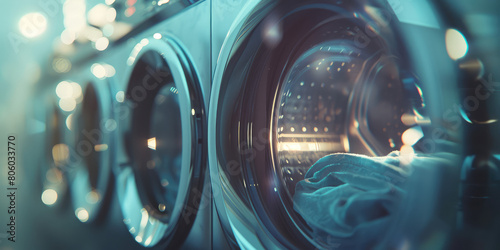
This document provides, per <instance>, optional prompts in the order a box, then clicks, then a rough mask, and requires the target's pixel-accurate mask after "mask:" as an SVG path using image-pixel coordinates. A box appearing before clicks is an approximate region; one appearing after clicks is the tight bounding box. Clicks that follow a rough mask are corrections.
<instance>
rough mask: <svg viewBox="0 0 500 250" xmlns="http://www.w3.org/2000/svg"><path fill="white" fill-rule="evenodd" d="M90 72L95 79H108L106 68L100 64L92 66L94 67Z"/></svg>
mask: <svg viewBox="0 0 500 250" xmlns="http://www.w3.org/2000/svg"><path fill="white" fill-rule="evenodd" d="M90 71H91V72H92V74H94V76H95V77H97V78H99V79H103V78H104V77H106V68H104V66H103V65H101V64H99V63H94V64H92V66H91V67H90Z"/></svg>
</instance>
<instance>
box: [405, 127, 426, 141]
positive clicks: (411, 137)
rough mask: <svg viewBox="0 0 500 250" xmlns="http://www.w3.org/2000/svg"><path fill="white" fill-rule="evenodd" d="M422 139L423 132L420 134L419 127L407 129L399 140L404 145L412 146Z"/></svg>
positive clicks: (420, 129)
mask: <svg viewBox="0 0 500 250" xmlns="http://www.w3.org/2000/svg"><path fill="white" fill-rule="evenodd" d="M422 137H424V132H422V128H421V127H420V126H416V127H413V128H409V129H407V130H406V131H405V132H404V133H403V135H402V136H401V140H402V141H403V143H404V144H405V145H409V146H413V145H415V143H417V142H418V141H419V140H420V139H421V138H422Z"/></svg>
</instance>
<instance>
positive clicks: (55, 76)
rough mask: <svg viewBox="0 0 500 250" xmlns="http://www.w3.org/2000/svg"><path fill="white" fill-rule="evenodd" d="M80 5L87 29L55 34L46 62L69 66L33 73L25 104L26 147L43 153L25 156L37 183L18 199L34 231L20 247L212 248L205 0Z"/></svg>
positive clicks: (208, 71)
mask: <svg viewBox="0 0 500 250" xmlns="http://www.w3.org/2000/svg"><path fill="white" fill-rule="evenodd" d="M76 2H78V4H82V3H83V2H84V1H73V2H72V3H76ZM103 2H104V1H103ZM85 4H86V7H87V10H88V13H87V12H86V16H87V17H88V22H89V23H88V26H89V27H87V29H88V30H90V31H91V32H90V33H88V34H87V33H81V34H79V38H78V39H75V40H73V41H70V42H68V41H66V40H64V41H65V42H67V43H69V45H68V46H69V47H70V49H68V46H66V47H65V46H61V47H64V48H66V49H67V50H64V49H62V50H58V51H57V52H55V53H54V55H53V57H52V58H51V60H54V61H55V59H57V58H66V62H67V61H70V68H71V69H70V70H69V69H67V70H65V72H64V73H61V72H53V71H50V72H49V73H48V74H47V75H45V76H44V77H43V80H42V82H41V83H40V84H39V88H40V89H41V90H40V91H44V93H45V94H44V95H43V96H42V95H40V96H39V97H37V99H36V100H37V101H34V102H33V112H32V113H31V114H32V118H34V120H38V121H41V122H42V123H44V126H42V127H44V128H46V129H40V131H38V132H37V135H38V137H40V139H39V140H38V139H37V140H36V142H37V144H36V145H40V147H44V148H45V147H46V148H48V149H47V150H48V151H49V150H51V151H50V152H49V153H47V154H45V152H43V153H44V155H43V156H42V157H41V158H37V159H33V163H37V162H39V163H40V164H42V165H43V166H42V167H43V168H42V167H40V172H42V171H43V173H41V174H40V175H39V176H42V177H40V178H38V179H41V180H43V181H44V182H42V183H41V186H42V188H41V189H42V190H41V192H40V194H37V195H35V196H34V198H32V199H30V200H33V201H35V204H36V205H37V206H33V209H36V210H38V211H40V213H41V214H42V215H43V216H36V215H34V214H33V215H30V216H29V218H31V219H30V221H31V222H36V223H34V224H35V225H37V226H35V227H32V228H31V229H30V235H32V234H33V235H34V233H33V232H35V231H40V232H41V233H40V234H39V236H37V237H35V238H34V240H33V241H32V242H23V243H21V244H22V246H26V247H31V248H32V247H34V246H35V245H36V246H37V248H42V249H54V248H77V249H78V248H79V249H96V248H106V249H108V248H120V249H145V248H151V249H165V248H183V249H192V248H210V247H212V244H213V240H212V225H211V221H212V206H213V203H212V198H211V191H212V190H211V186H210V185H209V184H210V179H209V175H208V168H207V147H206V146H207V143H206V141H207V139H206V112H207V111H206V107H207V105H208V93H209V92H210V83H211V81H210V74H211V73H210V51H211V50H210V14H211V13H210V1H187V0H186V1H185V0H171V1H139V2H138V1H119V0H117V1H106V2H105V3H95V2H92V1H85ZM68 5H69V4H68ZM78 6H81V5H78ZM61 7H62V6H61ZM73 7H74V6H73ZM65 8H66V7H65ZM67 9H70V10H72V11H75V9H71V8H70V7H67ZM102 10H105V11H104V12H103V11H102ZM67 12H68V13H69V12H70V11H69V10H68V11H67ZM96 13H97V14H96ZM99 15H104V16H99ZM110 15H111V16H112V17H113V18H111V19H112V20H111V19H110V18H109V16H110ZM95 20H98V21H95ZM99 20H105V21H103V22H104V23H102V24H101V23H99ZM106 20H107V21H106ZM94 21H95V22H94ZM87 36H88V37H87ZM96 36H97V37H96ZM99 36H102V37H99ZM61 37H64V36H63V35H62V36H61ZM87 38H88V39H93V40H89V41H87V40H85V39H87ZM99 38H102V39H101V42H98V41H97V40H98V39H99ZM61 39H62V38H61ZM58 41H59V40H58ZM102 41H105V42H102ZM108 42H109V44H108ZM68 58H69V59H68ZM54 65H56V64H55V63H54ZM56 66H57V65H56ZM56 66H54V69H56V68H57V67H56ZM66 66H67V63H66ZM68 70H69V72H66V71H68ZM39 93H40V92H39ZM47 100H50V102H49V101H47ZM61 100H64V101H61ZM40 104H44V106H42V105H40ZM49 104H53V106H54V108H53V109H49V108H45V106H48V105H49ZM42 111H43V112H42ZM49 112H50V113H49ZM48 132H50V133H48ZM44 133H46V134H47V138H45V136H44ZM31 138H34V137H31ZM33 142H35V141H33ZM26 148H27V147H26ZM35 151H36V150H34V149H27V150H25V152H26V154H27V155H29V154H30V152H35ZM36 152H37V153H38V151H36ZM77 159H79V161H78V160H77ZM63 160H64V161H63ZM54 170H57V172H56V173H54V174H52V175H49V174H47V173H45V172H51V171H52V172H54ZM63 170H64V171H63ZM66 170H67V171H66ZM40 182H41V181H39V182H37V183H40ZM53 182H54V183H55V184H57V186H56V185H55V184H54V183H53ZM49 184H50V185H49ZM47 190H48V191H47ZM44 191H45V193H44ZM63 191H64V192H63ZM63 194H65V195H63ZM27 199H28V198H27ZM59 203H62V204H61V208H60V209H59V205H58V204H59ZM38 205H40V206H38ZM26 220H28V219H26ZM51 221H53V223H51ZM82 222H83V223H82ZM21 225H25V224H24V221H23V222H21ZM25 228H26V227H25ZM63 233H64V235H66V236H65V237H64V238H63V239H57V238H58V235H61V234H63Z"/></svg>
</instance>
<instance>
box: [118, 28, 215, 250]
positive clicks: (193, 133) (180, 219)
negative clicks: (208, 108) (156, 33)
mask: <svg viewBox="0 0 500 250" xmlns="http://www.w3.org/2000/svg"><path fill="white" fill-rule="evenodd" d="M163 37H167V38H162V39H143V40H142V41H141V43H140V44H138V45H137V46H136V47H135V48H134V51H133V52H132V54H131V56H130V58H129V60H128V63H129V65H130V77H129V82H128V87H127V90H126V92H125V102H124V103H123V105H124V108H125V110H127V111H128V112H127V114H128V115H127V118H126V119H128V122H127V124H128V125H127V127H126V128H124V129H123V133H122V135H123V136H122V140H123V141H124V146H125V158H126V159H127V162H126V163H122V164H119V165H120V166H119V168H120V169H119V172H120V174H119V176H118V177H117V179H118V183H117V187H118V189H119V190H118V192H119V198H120V202H121V206H122V211H123V213H124V217H125V218H124V221H125V223H126V224H127V226H128V227H129V229H130V230H129V231H130V232H131V234H132V235H133V236H134V238H135V240H136V241H137V242H139V243H140V244H142V245H144V246H155V245H168V246H173V245H176V244H179V243H182V242H183V240H184V238H185V237H186V236H187V233H188V232H189V230H190V228H191V225H192V223H193V221H194V217H195V216H196V212H195V211H197V210H198V209H197V208H198V205H199V203H200V198H201V195H200V192H201V190H202V189H203V186H202V185H203V175H204V168H205V164H206V153H205V146H204V145H203V143H204V137H203V136H204V133H203V128H204V126H205V125H204V115H205V114H204V112H205V111H204V106H203V105H204V104H203V94H202V92H201V88H200V84H199V81H198V77H197V75H196V72H195V71H194V69H193V65H191V64H190V63H189V58H188V57H187V56H186V55H185V54H184V53H183V51H182V49H181V47H180V46H179V45H178V44H177V43H176V42H174V41H173V40H172V39H169V38H168V36H163Z"/></svg>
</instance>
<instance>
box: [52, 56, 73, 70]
mask: <svg viewBox="0 0 500 250" xmlns="http://www.w3.org/2000/svg"><path fill="white" fill-rule="evenodd" d="M52 68H53V69H54V71H55V72H57V73H66V72H68V71H69V70H70V69H71V62H70V61H69V60H68V59H67V58H64V57H56V58H54V60H52Z"/></svg>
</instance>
